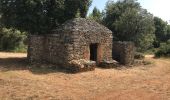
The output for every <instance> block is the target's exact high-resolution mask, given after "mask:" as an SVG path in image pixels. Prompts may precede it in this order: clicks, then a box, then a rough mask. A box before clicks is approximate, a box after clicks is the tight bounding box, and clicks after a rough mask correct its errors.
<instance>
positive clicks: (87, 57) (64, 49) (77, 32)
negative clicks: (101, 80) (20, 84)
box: [28, 18, 113, 70]
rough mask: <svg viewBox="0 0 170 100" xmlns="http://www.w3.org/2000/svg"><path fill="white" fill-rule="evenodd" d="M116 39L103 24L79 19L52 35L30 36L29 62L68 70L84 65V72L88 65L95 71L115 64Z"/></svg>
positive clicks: (67, 23)
mask: <svg viewBox="0 0 170 100" xmlns="http://www.w3.org/2000/svg"><path fill="white" fill-rule="evenodd" d="M112 38H113V37H112V32H111V31H110V30H109V29H107V28H106V27H104V26H102V25H100V24H99V23H97V22H95V21H92V20H88V19H84V18H75V19H72V20H69V21H66V22H65V23H64V24H63V25H62V26H61V27H59V28H57V29H56V30H54V31H53V32H52V34H47V35H43V36H39V35H30V36H29V47H28V59H29V62H31V63H34V62H35V63H37V62H44V61H45V62H49V63H53V64H56V65H59V66H62V67H65V68H69V67H70V66H71V64H72V63H75V62H77V64H79V63H83V64H84V65H83V66H81V68H82V69H83V68H84V69H85V65H87V66H86V67H92V68H90V69H88V70H92V69H94V64H100V63H101V62H103V61H111V60H112ZM95 62H96V63H95ZM89 65H92V66H89ZM71 69H72V68H71Z"/></svg>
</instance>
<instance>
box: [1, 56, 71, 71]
mask: <svg viewBox="0 0 170 100" xmlns="http://www.w3.org/2000/svg"><path fill="white" fill-rule="evenodd" d="M17 70H18V71H19V70H29V71H30V72H32V73H33V74H49V73H59V72H61V73H67V74H69V71H68V70H65V69H62V68H59V67H56V66H55V65H48V64H36V65H30V64H29V63H28V62H27V58H26V57H23V58H0V71H1V72H7V71H17Z"/></svg>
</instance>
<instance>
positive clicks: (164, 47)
mask: <svg viewBox="0 0 170 100" xmlns="http://www.w3.org/2000/svg"><path fill="white" fill-rule="evenodd" d="M155 56H156V57H170V40H168V42H167V43H161V46H160V48H159V50H158V51H157V52H156V53H155Z"/></svg>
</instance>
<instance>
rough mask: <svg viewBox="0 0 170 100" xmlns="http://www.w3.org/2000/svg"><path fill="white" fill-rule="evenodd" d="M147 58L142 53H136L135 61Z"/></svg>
mask: <svg viewBox="0 0 170 100" xmlns="http://www.w3.org/2000/svg"><path fill="white" fill-rule="evenodd" d="M144 58H145V56H144V55H143V54H142V53H139V52H136V53H135V59H144Z"/></svg>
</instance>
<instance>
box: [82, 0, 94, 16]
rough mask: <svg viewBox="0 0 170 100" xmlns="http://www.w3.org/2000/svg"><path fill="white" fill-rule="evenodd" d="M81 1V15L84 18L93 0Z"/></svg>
mask: <svg viewBox="0 0 170 100" xmlns="http://www.w3.org/2000/svg"><path fill="white" fill-rule="evenodd" d="M79 1H80V6H79V9H80V15H81V17H82V18H86V16H87V12H88V10H89V7H90V6H91V4H92V0H79Z"/></svg>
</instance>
